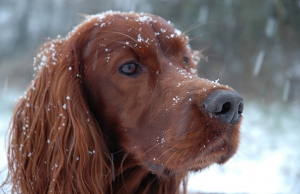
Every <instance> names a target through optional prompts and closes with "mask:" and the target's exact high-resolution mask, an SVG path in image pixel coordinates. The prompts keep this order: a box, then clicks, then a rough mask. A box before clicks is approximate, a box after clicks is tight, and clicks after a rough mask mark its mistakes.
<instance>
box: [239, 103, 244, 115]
mask: <svg viewBox="0 0 300 194" xmlns="http://www.w3.org/2000/svg"><path fill="white" fill-rule="evenodd" d="M243 111H244V102H240V104H239V108H238V113H239V114H242V113H243Z"/></svg>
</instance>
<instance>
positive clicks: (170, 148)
mask: <svg viewBox="0 0 300 194" xmlns="http://www.w3.org/2000/svg"><path fill="white" fill-rule="evenodd" d="M178 144H179V143H178ZM178 144H176V145H175V146H172V147H171V148H169V149H167V150H166V151H164V152H163V153H162V154H161V155H160V156H159V157H158V158H157V159H156V160H155V161H154V163H153V165H154V164H155V163H156V162H157V161H158V160H159V159H160V158H161V157H162V156H163V155H164V154H165V153H167V152H168V151H170V150H171V149H173V148H175V147H176V146H177V145H178ZM175 153H176V152H175Z"/></svg>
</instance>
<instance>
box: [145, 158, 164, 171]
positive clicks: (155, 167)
mask: <svg viewBox="0 0 300 194" xmlns="http://www.w3.org/2000/svg"><path fill="white" fill-rule="evenodd" d="M145 163H146V164H147V166H148V167H149V168H150V169H151V170H153V171H162V170H163V168H164V166H163V165H158V164H154V163H152V162H149V161H147V160H145Z"/></svg>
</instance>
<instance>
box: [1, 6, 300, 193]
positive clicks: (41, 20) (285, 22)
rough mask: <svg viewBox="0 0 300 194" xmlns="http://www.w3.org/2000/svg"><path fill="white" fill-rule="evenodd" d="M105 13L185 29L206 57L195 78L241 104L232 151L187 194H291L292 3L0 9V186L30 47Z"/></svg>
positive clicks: (299, 137)
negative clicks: (141, 16) (234, 95)
mask: <svg viewBox="0 0 300 194" xmlns="http://www.w3.org/2000/svg"><path fill="white" fill-rule="evenodd" d="M87 2H88V3H87ZM120 2H121V3H120ZM166 7H168V8H169V9H166ZM111 9H112V10H120V11H139V12H141V11H143V12H148V13H154V14H157V15H160V16H162V17H163V18H165V19H167V20H171V21H172V22H173V23H174V24H175V26H176V27H177V28H178V29H180V30H182V31H185V29H190V28H193V27H195V28H193V29H192V30H187V31H188V35H189V36H190V37H191V38H192V39H193V41H192V42H191V46H192V48H194V49H199V50H201V51H202V53H203V54H204V56H205V59H206V60H202V61H201V63H200V66H199V69H198V70H199V72H200V76H201V77H206V78H209V79H211V80H216V79H220V82H221V83H223V84H228V85H230V86H232V87H233V88H235V89H236V90H237V91H238V92H239V93H240V94H242V96H243V97H244V100H245V112H244V113H243V116H244V120H243V123H242V126H241V132H242V136H241V142H240V148H239V150H238V153H237V154H236V155H235V156H234V157H233V158H232V159H231V160H230V161H229V162H227V163H226V164H225V165H222V166H218V165H213V166H211V167H210V168H208V169H206V170H204V171H203V172H201V173H196V174H191V175H190V181H189V185H188V188H189V192H190V193H193V194H195V193H209V192H212V193H215V192H217V193H300V54H299V53H300V1H299V0H276V1H274V0H264V1H261V0H251V1H238V0H224V1H218V0H188V1H183V0H172V1H171V0H152V1H148V0H124V1H119V0H112V1H105V0H90V1H86V0H76V1H73V0H54V1H48V0H38V1H32V0H22V1H19V0H10V1H8V0H4V1H0V29H1V30H0V172H1V170H2V169H3V170H2V173H1V174H0V184H1V183H2V182H3V180H4V179H5V176H6V170H5V165H6V159H5V158H6V156H5V134H6V130H7V127H8V125H9V119H10V117H11V115H12V111H13V107H14V104H15V99H17V98H18V97H19V96H21V95H22V94H23V92H24V91H25V90H26V87H27V86H28V85H29V83H30V81H31V79H32V62H33V57H34V56H35V53H36V52H37V50H38V48H39V47H40V45H41V44H42V43H44V42H46V41H47V39H48V37H50V38H55V37H56V36H57V35H62V36H64V35H66V33H67V32H68V31H70V30H71V29H72V27H73V26H75V25H77V24H78V23H79V22H80V21H81V20H82V17H81V16H80V15H78V14H82V13H85V14H95V13H98V12H102V11H106V10H111ZM1 192H2V191H1V190H0V193H1Z"/></svg>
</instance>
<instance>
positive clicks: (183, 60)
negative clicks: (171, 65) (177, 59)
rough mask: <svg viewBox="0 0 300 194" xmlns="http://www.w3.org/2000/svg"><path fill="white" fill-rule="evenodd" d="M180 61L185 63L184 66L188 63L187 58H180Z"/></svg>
mask: <svg viewBox="0 0 300 194" xmlns="http://www.w3.org/2000/svg"><path fill="white" fill-rule="evenodd" d="M182 62H183V64H184V65H186V66H188V65H189V59H187V58H185V57H184V58H182Z"/></svg>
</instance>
